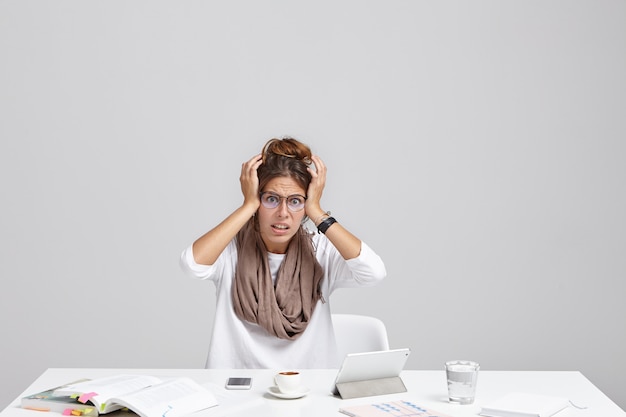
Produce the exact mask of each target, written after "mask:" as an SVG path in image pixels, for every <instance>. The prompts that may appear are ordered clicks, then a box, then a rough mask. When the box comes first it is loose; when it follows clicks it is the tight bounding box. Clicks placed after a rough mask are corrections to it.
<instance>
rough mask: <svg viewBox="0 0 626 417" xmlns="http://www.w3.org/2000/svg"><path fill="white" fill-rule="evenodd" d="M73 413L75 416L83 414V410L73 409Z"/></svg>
mask: <svg viewBox="0 0 626 417" xmlns="http://www.w3.org/2000/svg"><path fill="white" fill-rule="evenodd" d="M72 415H73V416H82V415H83V412H82V411H80V410H72Z"/></svg>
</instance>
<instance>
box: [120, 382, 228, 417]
mask: <svg viewBox="0 0 626 417" xmlns="http://www.w3.org/2000/svg"><path fill="white" fill-rule="evenodd" d="M111 401H113V402H116V403H119V404H122V405H124V406H125V407H128V408H129V409H131V410H132V411H134V412H135V413H137V414H139V415H140V416H142V417H179V416H183V415H186V414H190V413H193V412H196V411H199V410H204V409H205V408H209V407H213V406H216V405H217V400H216V398H215V397H214V396H213V394H212V393H211V392H210V391H209V390H207V389H206V388H204V387H202V386H201V385H199V384H197V383H196V382H194V381H192V380H191V379H189V378H177V379H174V380H171V381H166V382H163V383H161V384H158V385H154V386H152V387H150V388H146V389H144V390H141V391H137V392H135V393H132V394H129V395H123V396H119V397H117V398H113V399H111Z"/></svg>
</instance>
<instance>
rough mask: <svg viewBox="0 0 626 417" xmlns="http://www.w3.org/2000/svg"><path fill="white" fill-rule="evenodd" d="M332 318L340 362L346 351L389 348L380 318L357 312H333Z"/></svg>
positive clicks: (384, 328)
mask: <svg viewBox="0 0 626 417" xmlns="http://www.w3.org/2000/svg"><path fill="white" fill-rule="evenodd" d="M332 320H333V327H334V329H335V339H336V340H337V350H338V353H339V360H340V362H341V361H343V358H345V357H346V355H347V354H348V353H360V352H373V351H378V350H389V339H388V337H387V328H386V327H385V323H383V322H382V320H380V319H378V318H376V317H370V316H362V315H357V314H333V315H332Z"/></svg>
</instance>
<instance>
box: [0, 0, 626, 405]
mask: <svg viewBox="0 0 626 417" xmlns="http://www.w3.org/2000/svg"><path fill="white" fill-rule="evenodd" d="M0 60H1V65H0V115H1V116H0V117H1V119H2V120H1V122H0V136H1V142H0V183H1V190H2V204H1V205H0V227H1V237H0V277H1V285H2V288H1V291H0V292H1V294H2V302H1V303H0V333H1V334H2V343H1V346H2V352H1V355H0V385H1V389H0V405H2V406H3V405H6V404H7V403H8V402H9V401H10V400H11V399H12V398H14V397H15V396H17V395H18V394H19V393H21V392H22V390H23V389H25V387H26V386H27V385H28V384H29V383H30V382H31V381H32V380H33V379H35V378H36V377H37V376H38V375H39V374H40V373H41V372H43V371H44V370H45V369H46V368H48V367H164V368H165V367H182V368H186V367H190V368H194V367H202V366H203V364H204V359H205V354H206V346H207V344H208V341H209V333H210V328H211V322H212V315H213V288H212V287H211V284H208V283H201V282H196V281H193V280H191V279H189V278H187V277H186V276H184V275H183V274H182V272H181V271H180V270H179V267H178V256H179V253H180V252H181V250H182V249H183V248H184V247H185V246H186V245H187V244H189V243H190V242H191V241H192V240H193V239H195V238H196V237H197V236H198V235H200V234H201V233H203V232H205V231H206V230H208V229H209V228H210V227H212V226H213V225H215V224H216V223H217V222H218V221H220V220H221V219H222V218H223V217H224V216H225V215H226V214H228V213H229V212H230V211H231V210H233V209H234V208H235V207H236V206H237V205H238V204H239V203H240V202H241V196H240V192H239V183H238V175H239V170H240V165H241V163H242V162H243V161H245V160H247V159H248V158H249V157H250V156H252V155H253V154H254V153H256V152H258V151H259V150H260V148H261V146H262V145H263V144H264V143H265V141H266V140H267V139H269V138H270V137H272V136H280V135H285V134H290V135H294V136H296V137H298V138H301V139H302V140H304V141H305V142H307V143H309V144H310V145H311V146H312V147H313V150H314V151H315V152H316V153H318V154H319V155H321V156H322V157H323V158H324V160H325V161H326V163H327V164H328V166H329V178H328V187H327V190H326V193H325V196H324V201H323V202H324V207H325V208H326V209H330V210H331V211H332V212H333V214H334V215H335V216H336V217H337V218H338V219H339V221H341V222H342V223H344V224H345V225H346V226H347V227H349V228H350V229H351V230H353V231H354V232H355V233H356V234H358V235H359V236H360V237H361V238H362V239H363V240H365V241H367V242H368V243H369V244H370V246H372V247H373V248H374V249H376V250H377V251H378V252H379V253H380V255H381V256H382V257H383V259H384V260H385V261H386V265H387V268H388V273H389V276H388V280H387V281H386V282H385V283H384V284H383V285H382V286H380V287H378V288H377V289H375V290H373V289H367V290H354V291H346V292H339V293H337V294H335V297H334V298H333V299H332V305H333V309H334V310H335V311H338V312H348V311H351V312H357V313H366V314H373V315H376V316H380V317H381V318H382V319H384V320H385V322H386V323H387V325H388V328H389V333H390V338H391V344H392V346H393V347H404V346H408V347H411V348H412V350H413V355H412V358H411V359H410V363H409V368H415V369H441V367H442V363H443V362H444V361H445V360H447V359H452V358H470V359H475V360H478V361H480V362H481V364H482V368H483V369H485V370H498V369H512V370H580V371H582V372H583V373H584V374H585V375H586V376H587V377H588V378H589V379H590V380H591V381H592V382H593V383H595V384H596V385H597V386H598V387H599V388H600V389H602V390H603V391H604V392H605V393H606V394H607V395H609V396H610V397H611V398H612V399H613V400H614V401H615V402H617V403H618V404H619V405H620V406H621V407H622V408H626V395H625V393H624V389H623V388H624V386H625V385H626V376H625V375H626V356H625V355H624V352H626V326H625V325H624V318H625V317H626V303H624V295H625V294H626V279H625V278H626V256H625V252H626V220H625V217H624V213H626V196H625V192H624V191H625V189H626V164H625V163H624V156H625V152H626V144H625V139H626V136H625V135H626V78H625V76H624V75H625V74H626V2H624V1H623V0H549V1H544V0H542V1H533V0H524V1H521V0H520V1H516V0H504V1H503V0H491V1H486V0H485V1H466V0H450V1H445V0H444V1H442V0H436V1H435V0H433V1H418V0H415V1H369V0H368V1H363V0H354V1H325V0H324V1H316V2H295V1H275V0H274V1H222V2H218V1H171V2H165V1H154V0H150V1H148V0H138V1H117V0H113V1H106V2H95V1H84V0H63V1H45V0H42V1H37V0H0Z"/></svg>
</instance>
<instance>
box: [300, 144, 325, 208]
mask: <svg viewBox="0 0 626 417" xmlns="http://www.w3.org/2000/svg"><path fill="white" fill-rule="evenodd" d="M311 160H312V161H313V165H315V169H313V167H308V168H307V171H309V173H310V174H311V183H310V184H309V189H308V190H307V200H306V204H305V206H304V208H305V210H306V214H307V216H309V217H310V218H314V217H315V216H317V215H318V214H319V212H320V211H322V209H321V206H320V200H321V199H322V193H323V191H324V187H325V185H326V165H324V162H323V161H322V159H321V158H320V157H319V156H317V155H313V156H312V157H311Z"/></svg>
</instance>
